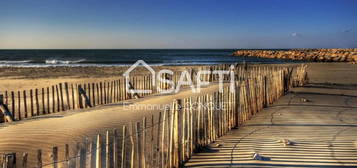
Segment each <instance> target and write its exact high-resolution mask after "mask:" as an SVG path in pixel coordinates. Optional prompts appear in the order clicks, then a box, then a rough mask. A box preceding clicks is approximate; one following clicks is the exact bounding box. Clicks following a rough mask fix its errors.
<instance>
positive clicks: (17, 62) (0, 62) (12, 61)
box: [0, 60, 32, 64]
mask: <svg viewBox="0 0 357 168" xmlns="http://www.w3.org/2000/svg"><path fill="white" fill-rule="evenodd" d="M30 62H32V60H20V61H14V60H0V64H25V63H30Z"/></svg>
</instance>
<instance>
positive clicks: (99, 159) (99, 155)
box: [95, 134, 102, 168]
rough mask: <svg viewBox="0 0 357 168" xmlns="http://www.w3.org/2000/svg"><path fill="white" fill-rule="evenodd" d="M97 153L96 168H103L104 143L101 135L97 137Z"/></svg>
mask: <svg viewBox="0 0 357 168" xmlns="http://www.w3.org/2000/svg"><path fill="white" fill-rule="evenodd" d="M96 147H97V152H96V161H95V167H96V168H101V167H102V141H101V136H100V134H98V135H97V146H96Z"/></svg>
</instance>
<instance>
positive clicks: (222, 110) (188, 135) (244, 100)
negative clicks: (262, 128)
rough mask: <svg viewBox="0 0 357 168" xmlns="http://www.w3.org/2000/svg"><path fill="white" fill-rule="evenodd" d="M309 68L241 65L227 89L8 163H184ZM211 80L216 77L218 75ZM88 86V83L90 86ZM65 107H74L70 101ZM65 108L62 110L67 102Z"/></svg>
mask: <svg viewBox="0 0 357 168" xmlns="http://www.w3.org/2000/svg"><path fill="white" fill-rule="evenodd" d="M293 69H295V70H294V72H293ZM305 69H306V67H304V65H303V66H298V67H284V66H264V67H263V66H257V67H250V68H247V67H242V66H238V67H236V68H235V69H234V71H235V72H236V75H235V78H236V79H237V80H236V82H235V83H234V85H230V86H225V87H224V90H223V92H218V91H217V92H212V93H209V94H207V95H202V96H198V97H187V98H185V99H179V100H174V101H173V102H172V104H171V105H170V106H167V108H165V109H164V110H162V111H159V112H158V115H156V116H154V115H152V116H149V117H144V118H143V119H142V121H140V122H134V123H129V124H127V125H125V126H123V128H120V129H118V130H117V129H114V130H108V131H107V132H106V133H105V134H98V135H97V136H96V137H93V138H92V139H87V140H85V141H83V142H81V143H78V144H77V145H76V146H75V147H71V148H70V146H69V145H67V144H65V145H63V146H61V147H57V146H56V147H53V149H52V153H51V154H48V153H46V154H44V153H42V150H38V153H37V154H36V155H37V158H36V159H35V160H34V161H32V163H35V165H33V164H29V163H30V162H29V161H28V154H27V153H24V154H22V155H20V154H17V155H16V153H8V154H4V155H3V157H2V162H3V166H4V168H5V167H6V168H8V167H13V166H15V165H17V166H20V167H37V168H40V167H53V168H57V167H77V168H84V167H90V168H92V167H95V168H101V167H106V168H118V167H132V168H134V167H135V168H136V167H139V168H140V167H142V168H145V167H180V166H182V165H183V164H184V162H185V161H187V159H188V158H190V157H191V155H192V154H193V153H194V152H195V151H198V150H201V149H202V148H203V147H204V146H206V145H208V144H209V143H212V142H214V141H215V140H216V139H217V138H218V137H220V136H223V135H224V134H226V133H227V132H228V131H229V130H231V129H232V128H237V127H239V126H240V125H241V124H243V123H244V122H245V121H246V120H249V119H250V118H251V117H252V116H253V115H254V114H256V113H257V112H259V111H260V110H262V109H263V108H264V107H267V106H268V105H269V104H271V103H273V102H274V101H275V100H277V99H278V98H279V97H280V96H282V95H284V93H286V91H288V90H289V89H290V88H291V87H293V85H295V84H297V83H298V84H299V85H301V84H303V83H304V82H306V81H304V80H305V79H306V77H305V76H306V72H305ZM208 78H210V79H211V80H213V77H208ZM297 81H298V82H297ZM113 83H114V84H113V85H114V86H117V85H115V82H113ZM118 83H120V82H118ZM102 85H103V84H102ZM94 86H96V85H94ZM74 88H76V87H74ZM92 88H93V87H92ZM99 88H100V87H99ZM108 88H110V87H108ZM87 89H88V87H86V88H85V89H84V90H87ZM89 90H90V89H89ZM75 93H76V92H75ZM93 93H95V92H93ZM109 93H110V92H109ZM109 93H108V92H106V94H109ZM113 93H117V96H116V97H115V98H112V99H107V100H106V101H107V102H112V101H113V100H120V98H119V97H120V94H119V93H118V92H115V91H113ZM97 95H98V94H96V96H97ZM99 95H100V94H99ZM109 95H112V94H109ZM118 95H119V96H118ZM92 96H93V94H92V95H91V96H88V97H89V98H92V100H91V99H89V101H90V102H91V103H93V104H97V102H100V103H102V99H97V97H96V96H94V98H93V97H92ZM103 97H104V96H103ZM109 97H110V96H109ZM106 98H107V96H106ZM116 98H117V99H116ZM118 98H119V99H118ZM123 99H124V98H123ZM94 100H95V101H94ZM69 102H70V101H69ZM103 102H104V100H103ZM65 107H73V106H72V104H70V105H69V104H68V106H65ZM59 109H62V108H61V106H60V107H59ZM70 149H74V150H70ZM48 156H50V157H49V158H48ZM0 163H1V161H0Z"/></svg>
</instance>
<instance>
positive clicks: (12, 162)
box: [2, 153, 16, 168]
mask: <svg viewBox="0 0 357 168" xmlns="http://www.w3.org/2000/svg"><path fill="white" fill-rule="evenodd" d="M2 167H3V168H16V153H8V154H5V155H4V158H3V166H2Z"/></svg>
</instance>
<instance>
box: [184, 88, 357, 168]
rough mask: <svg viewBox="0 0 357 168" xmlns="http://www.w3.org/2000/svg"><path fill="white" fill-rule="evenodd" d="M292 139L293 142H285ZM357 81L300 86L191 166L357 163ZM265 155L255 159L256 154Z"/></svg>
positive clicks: (193, 160)
mask: <svg viewBox="0 0 357 168" xmlns="http://www.w3.org/2000/svg"><path fill="white" fill-rule="evenodd" d="M283 139H286V140H289V141H290V142H292V143H293V145H286V146H284V144H283V143H282V142H281V141H282V140H283ZM356 143H357V86H356V85H347V84H335V85H331V84H310V85H307V86H306V87H303V88H295V89H293V91H292V92H291V93H290V94H288V95H286V96H284V97H282V98H281V99H280V100H279V101H277V102H276V103H274V104H273V105H272V106H271V107H269V108H267V109H265V110H263V111H262V112H260V113H258V114H257V115H256V116H254V117H253V118H252V119H251V120H250V121H248V122H246V123H245V124H244V126H242V127H240V128H239V129H235V130H232V131H231V132H230V133H228V135H226V136H223V137H221V138H219V139H218V140H217V141H216V142H215V143H213V144H211V145H209V147H206V148H205V149H203V151H201V152H199V153H196V154H194V156H192V158H191V159H190V160H189V161H188V162H187V163H186V164H185V166H187V167H342V166H346V167H357V144H356ZM254 153H258V154H259V155H260V156H263V157H265V158H264V159H263V160H254V159H253V154H254Z"/></svg>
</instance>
